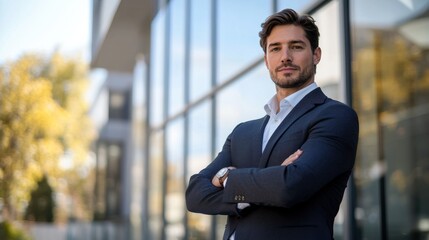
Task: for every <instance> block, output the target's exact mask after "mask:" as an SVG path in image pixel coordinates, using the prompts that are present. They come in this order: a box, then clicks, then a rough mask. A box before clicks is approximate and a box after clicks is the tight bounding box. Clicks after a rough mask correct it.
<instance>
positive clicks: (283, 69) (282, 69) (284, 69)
mask: <svg viewBox="0 0 429 240" xmlns="http://www.w3.org/2000/svg"><path fill="white" fill-rule="evenodd" d="M296 70H298V68H297V67H293V66H281V67H279V68H277V72H284V73H290V72H293V71H296Z"/></svg>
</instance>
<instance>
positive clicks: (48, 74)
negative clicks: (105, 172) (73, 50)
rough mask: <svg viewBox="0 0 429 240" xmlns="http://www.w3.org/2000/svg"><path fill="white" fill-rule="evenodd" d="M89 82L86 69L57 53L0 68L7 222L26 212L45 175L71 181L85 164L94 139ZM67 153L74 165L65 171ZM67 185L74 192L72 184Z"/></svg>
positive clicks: (0, 165) (1, 191)
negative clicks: (87, 100) (88, 103)
mask: <svg viewBox="0 0 429 240" xmlns="http://www.w3.org/2000/svg"><path fill="white" fill-rule="evenodd" d="M86 83H87V67H86V65H85V64H83V63H82V61H79V60H75V59H66V58H64V57H62V56H61V55H60V54H59V53H54V54H53V55H52V56H50V57H49V58H48V59H44V58H42V57H40V56H37V55H25V56H22V57H21V58H19V59H18V60H17V61H16V62H12V63H8V64H5V65H4V66H1V67H0V96H1V97H0V129H1V131H0V201H2V202H3V216H4V217H6V218H9V217H16V213H21V212H22V207H21V208H20V206H23V205H24V204H23V203H25V202H27V201H28V199H29V192H30V189H33V188H34V185H35V183H36V181H37V180H38V179H40V178H41V177H42V175H43V174H46V175H47V176H49V177H50V178H57V179H58V178H66V179H67V175H68V174H71V175H74V176H75V175H76V173H75V172H76V171H78V170H79V169H78V168H79V166H81V165H83V164H82V163H83V162H84V161H85V159H86V156H87V152H88V148H89V144H90V142H91V135H92V131H91V125H90V122H89V120H88V118H87V117H86V109H87V106H86V105H85V99H84V93H85V92H84V91H85V87H86ZM66 151H67V152H70V153H72V154H71V155H72V157H71V161H72V163H73V164H72V165H71V166H70V167H69V168H68V169H61V168H60V167H59V163H60V159H61V157H62V156H64V153H65V152H66ZM68 180H70V184H68V186H69V187H70V186H71V187H73V184H74V183H73V182H72V180H74V179H70V178H68ZM77 180H79V179H77ZM54 182H56V181H54ZM77 182H79V181H77ZM12 186H13V187H12ZM53 187H54V188H55V187H56V186H53Z"/></svg>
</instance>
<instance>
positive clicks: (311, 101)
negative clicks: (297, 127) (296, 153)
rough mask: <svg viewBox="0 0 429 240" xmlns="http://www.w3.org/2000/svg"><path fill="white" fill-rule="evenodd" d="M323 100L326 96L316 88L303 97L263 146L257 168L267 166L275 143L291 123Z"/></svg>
mask: <svg viewBox="0 0 429 240" xmlns="http://www.w3.org/2000/svg"><path fill="white" fill-rule="evenodd" d="M325 99H326V95H325V94H324V93H323V92H322V90H320V88H317V89H315V90H313V91H312V92H310V93H309V94H307V96H305V97H304V98H303V99H302V100H301V101H300V102H299V103H298V104H297V105H296V106H295V107H294V108H293V109H292V111H291V112H290V113H289V114H288V115H287V116H286V118H285V119H284V120H283V122H282V123H281V124H280V125H279V127H278V128H277V129H276V130H275V131H274V133H273V135H272V136H271V138H270V140H268V143H267V145H266V146H265V149H264V152H263V153H262V156H261V159H260V161H259V166H258V167H260V168H264V167H266V166H267V164H268V161H269V158H270V155H271V151H272V150H273V148H274V146H275V145H276V143H277V141H278V140H279V139H280V137H281V136H282V135H283V133H284V132H285V131H286V130H287V129H288V128H289V127H290V126H291V125H292V123H294V122H295V121H296V120H297V119H298V118H300V117H301V116H302V115H304V114H305V113H307V112H308V111H310V110H311V109H313V108H314V107H315V106H316V105H318V104H322V103H323V102H324V101H325ZM265 125H266V123H265ZM265 125H264V128H265ZM263 134H264V132H263V131H262V135H263ZM297 150H298V149H297Z"/></svg>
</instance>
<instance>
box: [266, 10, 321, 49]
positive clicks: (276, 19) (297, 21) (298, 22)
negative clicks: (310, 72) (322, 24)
mask: <svg viewBox="0 0 429 240" xmlns="http://www.w3.org/2000/svg"><path fill="white" fill-rule="evenodd" d="M315 22H316V21H315V20H314V19H313V18H312V17H311V16H310V15H298V13H296V12H295V10H293V9H290V8H287V9H284V10H282V11H280V12H277V13H275V14H273V15H271V16H269V17H268V18H267V19H266V20H265V22H264V23H262V24H261V27H262V30H261V31H260V32H259V37H260V40H259V44H260V45H261V47H262V50H264V53H266V51H267V37H268V36H269V35H270V34H271V31H272V30H273V28H274V27H275V26H278V25H289V24H293V25H295V26H300V27H302V29H303V30H304V32H305V35H306V37H307V39H308V41H309V42H310V45H311V50H312V51H313V52H314V50H315V49H316V48H317V47H319V36H320V34H319V28H318V27H317V26H316V24H315Z"/></svg>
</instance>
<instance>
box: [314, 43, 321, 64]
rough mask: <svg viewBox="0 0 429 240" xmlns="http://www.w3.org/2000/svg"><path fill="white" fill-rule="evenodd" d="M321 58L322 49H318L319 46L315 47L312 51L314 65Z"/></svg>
mask: <svg viewBox="0 0 429 240" xmlns="http://www.w3.org/2000/svg"><path fill="white" fill-rule="evenodd" d="M321 58H322V49H320V47H317V48H316V49H315V50H314V53H313V62H314V65H317V64H318V63H319V62H320V59H321Z"/></svg>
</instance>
